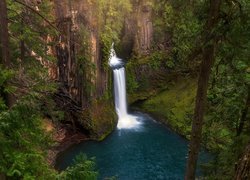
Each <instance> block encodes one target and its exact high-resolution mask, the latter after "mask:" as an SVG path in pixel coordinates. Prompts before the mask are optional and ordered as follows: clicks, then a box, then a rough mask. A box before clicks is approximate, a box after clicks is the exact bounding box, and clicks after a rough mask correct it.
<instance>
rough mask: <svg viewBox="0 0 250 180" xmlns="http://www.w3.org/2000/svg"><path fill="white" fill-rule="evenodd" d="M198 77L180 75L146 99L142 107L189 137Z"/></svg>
mask: <svg viewBox="0 0 250 180" xmlns="http://www.w3.org/2000/svg"><path fill="white" fill-rule="evenodd" d="M196 89H197V79H195V78H193V77H190V76H187V77H178V78H176V79H175V80H174V81H173V82H171V83H169V85H168V87H167V89H166V90H164V91H162V92H161V93H158V94H156V95H155V96H153V97H151V98H149V99H147V100H146V101H144V102H143V103H142V104H141V105H140V108H141V109H142V110H144V111H146V112H149V113H152V114H154V115H156V116H158V117H159V118H160V119H161V121H163V123H165V124H167V125H168V126H170V127H171V128H172V129H173V130H174V131H176V132H178V133H180V134H181V135H183V136H185V137H186V138H189V136H190V133H191V123H192V117H193V112H194V103H195V94H196Z"/></svg>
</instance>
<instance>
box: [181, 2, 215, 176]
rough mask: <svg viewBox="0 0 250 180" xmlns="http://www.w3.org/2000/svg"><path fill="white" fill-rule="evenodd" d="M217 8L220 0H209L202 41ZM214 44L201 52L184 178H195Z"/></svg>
mask: <svg viewBox="0 0 250 180" xmlns="http://www.w3.org/2000/svg"><path fill="white" fill-rule="evenodd" d="M219 10H220V0H211V1H210V10H209V16H208V20H207V23H206V25H205V29H204V42H206V41H205V40H206V39H207V38H208V37H209V36H210V34H211V32H212V30H213V28H214V27H215V25H216V23H217V22H218V16H219ZM215 45H216V41H215V39H212V40H211V42H209V43H208V44H205V47H204V49H203V52H202V57H203V60H202V63H201V69H200V75H199V80H198V88H197V93H196V104H195V111H194V119H193V124H192V132H191V141H190V145H189V155H188V161H187V168H186V175H185V179H186V180H193V179H195V170H196V165H197V159H198V155H199V150H200V144H201V139H202V125H203V118H204V114H205V106H206V100H207V89H208V82H209V76H210V73H211V68H212V67H213V63H214V59H215V56H214V53H215Z"/></svg>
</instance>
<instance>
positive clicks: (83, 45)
mask: <svg viewBox="0 0 250 180" xmlns="http://www.w3.org/2000/svg"><path fill="white" fill-rule="evenodd" d="M96 13H97V9H96V6H95V4H93V3H91V1H82V0H71V1H68V0H55V1H54V14H55V17H56V24H57V28H58V29H59V31H60V34H59V37H58V39H57V40H56V42H57V45H56V50H55V52H56V56H57V62H58V64H57V67H58V70H57V77H58V81H59V91H58V93H56V95H55V99H56V102H57V104H58V105H59V106H60V107H61V109H63V110H64V111H65V112H66V120H67V121H70V122H71V124H72V125H73V128H74V129H76V128H77V127H79V125H80V126H81V127H83V128H84V130H85V131H86V130H87V131H88V133H90V134H95V135H96V136H103V134H105V133H107V132H105V131H109V132H110V129H111V127H112V128H113V127H114V124H115V120H114V117H115V116H114V114H113V113H109V114H111V115H112V116H113V117H110V121H109V124H107V125H108V126H109V127H107V129H105V127H104V128H103V132H101V133H98V132H95V131H96V130H95V129H96V127H97V126H98V127H99V124H102V123H103V122H105V121H104V120H103V122H102V121H101V120H99V121H96V120H94V117H93V116H90V115H88V116H86V114H84V113H85V112H86V109H92V106H94V105H93V104H94V102H95V101H96V100H97V99H99V98H100V97H102V96H103V95H104V93H105V92H106V91H107V89H108V71H105V70H104V68H103V67H104V66H103V62H102V58H101V56H100V40H99V34H98V15H97V14H96ZM105 103H106V106H107V107H111V108H110V110H111V111H112V109H113V107H112V101H110V102H107V101H105ZM100 104H101V103H100ZM102 104H103V103H102ZM105 113H107V112H106V111H99V114H100V116H101V117H103V116H104V117H105V115H104V114H105ZM98 123H99V124H98Z"/></svg>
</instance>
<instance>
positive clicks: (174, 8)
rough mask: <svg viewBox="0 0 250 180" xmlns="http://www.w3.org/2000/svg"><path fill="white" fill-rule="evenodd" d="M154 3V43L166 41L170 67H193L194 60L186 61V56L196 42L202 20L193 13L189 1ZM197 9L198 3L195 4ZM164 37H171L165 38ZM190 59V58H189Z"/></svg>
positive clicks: (164, 42)
mask: <svg viewBox="0 0 250 180" xmlns="http://www.w3.org/2000/svg"><path fill="white" fill-rule="evenodd" d="M156 2H157V3H155V4H154V6H155V7H154V29H155V31H156V32H155V33H154V35H155V37H154V41H155V45H156V46H159V44H166V43H168V44H169V45H168V46H170V47H169V48H170V52H169V53H170V57H171V58H168V59H172V61H168V62H167V65H168V66H170V67H171V68H172V67H174V66H175V68H177V67H178V68H182V69H183V68H193V65H194V64H195V62H188V61H187V56H188V55H189V54H191V52H192V50H193V49H194V48H195V45H196V44H197V43H196V41H197V39H198V38H197V37H199V36H200V34H201V27H202V21H201V20H200V18H199V17H197V16H196V15H195V12H194V11H192V8H191V7H190V5H189V4H188V3H189V2H188V1H186V2H182V1H167V2H166V1H156ZM200 3H201V2H200ZM196 6H197V9H199V6H200V5H198V4H197V5H196ZM165 37H171V38H168V39H166V38H165ZM191 61H192V60H191Z"/></svg>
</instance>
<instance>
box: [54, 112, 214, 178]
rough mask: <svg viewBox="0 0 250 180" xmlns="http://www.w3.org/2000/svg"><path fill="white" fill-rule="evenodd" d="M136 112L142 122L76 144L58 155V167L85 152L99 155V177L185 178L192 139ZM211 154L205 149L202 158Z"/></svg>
mask: <svg viewBox="0 0 250 180" xmlns="http://www.w3.org/2000/svg"><path fill="white" fill-rule="evenodd" d="M132 115H134V116H137V119H138V121H139V122H140V126H138V127H135V128H132V129H118V128H116V130H115V131H114V132H113V133H112V134H111V135H110V136H108V137H107V138H106V139H105V140H104V141H101V142H96V141H87V142H82V143H79V144H76V145H73V146H72V147H71V148H69V149H68V150H66V151H65V152H63V153H62V154H61V155H60V156H59V157H58V159H57V162H56V167H57V168H58V169H60V170H63V169H65V168H67V167H68V166H69V165H70V164H71V163H72V162H73V159H74V158H75V157H76V156H77V155H78V154H80V153H85V154H86V155H87V156H88V157H96V165H97V170H98V171H99V179H105V178H106V177H111V176H116V177H117V179H119V180H142V179H145V180H150V179H159V180H160V179H164V180H165V179H184V172H185V166H186V160H187V151H188V141H187V140H185V139H184V138H182V137H181V136H179V135H178V134H176V133H174V132H173V131H171V130H169V129H168V128H167V127H166V126H164V125H162V124H160V123H157V122H156V121H154V119H153V118H151V117H150V116H148V115H146V114H143V113H140V112H135V113H133V114H132ZM210 158H211V157H210V155H209V154H208V153H207V152H205V151H202V152H201V153H200V156H199V161H200V162H207V161H208V160H209V159H210ZM199 174H200V173H199V172H197V175H199Z"/></svg>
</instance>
